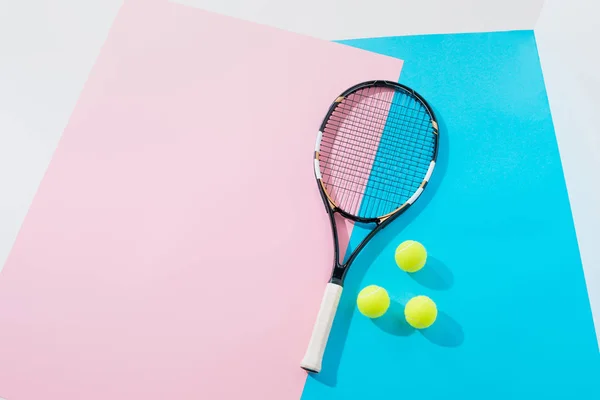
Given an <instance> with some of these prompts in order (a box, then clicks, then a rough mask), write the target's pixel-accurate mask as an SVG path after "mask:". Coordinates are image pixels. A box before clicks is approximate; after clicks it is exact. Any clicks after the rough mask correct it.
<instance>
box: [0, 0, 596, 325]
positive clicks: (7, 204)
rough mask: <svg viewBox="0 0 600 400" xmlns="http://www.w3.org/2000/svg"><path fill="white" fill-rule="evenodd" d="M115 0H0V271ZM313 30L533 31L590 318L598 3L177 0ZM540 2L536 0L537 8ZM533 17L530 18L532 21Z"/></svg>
mask: <svg viewBox="0 0 600 400" xmlns="http://www.w3.org/2000/svg"><path fill="white" fill-rule="evenodd" d="M122 2H123V0H98V1H88V0H0V269H1V267H2V266H3V265H4V262H5V260H6V257H7V256H8V253H9V251H10V248H11V247H12V244H13V242H14V240H15V238H16V235H17V233H18V230H19V227H20V225H21V223H22V221H23V218H24V216H25V214H26V212H27V209H28V207H29V204H30V203H31V201H32V199H33V196H34V194H35V191H36V189H37V186H38V184H39V182H40V180H41V179H42V177H43V174H44V171H45V169H46V167H47V165H48V163H49V162H50V159H51V156H52V153H53V151H54V149H55V147H56V145H57V143H58V140H59V139H60V135H61V133H62V131H63V129H64V128H65V126H66V124H67V122H68V118H69V116H70V114H71V112H72V110H73V108H74V106H75V103H76V101H77V98H78V97H79V93H80V92H81V90H82V88H83V86H84V84H85V81H86V79H87V76H88V74H89V72H90V70H91V68H92V66H93V65H94V62H95V60H96V57H97V56H98V54H99V52H100V49H101V47H102V44H103V43H104V40H105V38H106V36H107V34H108V31H109V29H110V26H111V24H112V21H113V20H114V18H115V16H116V14H117V12H118V9H119V7H120V5H121V4H122ZM176 2H178V3H183V4H187V5H193V6H198V7H201V8H204V9H207V10H211V11H215V12H219V13H223V14H227V15H231V16H235V17H238V18H242V19H247V20H251V21H255V22H260V23H264V24H268V25H271V26H275V27H278V28H281V29H286V30H291V31H294V32H298V33H302V34H306V35H310V36H315V37H319V38H322V39H327V40H332V39H347V38H361V37H378V36H394V35H407V34H427V33H455V32H482V31H499V30H519V29H533V28H534V27H536V39H537V41H538V46H539V51H540V58H541V62H542V67H543V72H544V77H545V80H546V86H547V89H548V96H549V100H550V105H551V109H552V113H553V118H554V123H555V128H556V132H557V138H558V142H559V147H560V152H561V158H562V160H563V165H564V169H565V176H566V178H567V186H568V189H569V196H570V200H571V204H572V208H573V214H574V218H575V224H576V229H577V235H578V239H579V243H580V246H581V253H582V258H583V262H584V268H585V273H586V280H587V284H588V291H589V292H590V298H591V301H592V306H593V308H594V311H595V313H594V315H595V321H596V324H597V325H596V326H598V324H599V323H600V240H599V239H600V235H599V233H598V232H599V231H600V228H599V227H600V189H598V187H597V185H594V183H598V182H600V179H598V178H596V176H595V174H596V173H598V172H600V137H599V136H598V129H597V128H596V125H595V123H594V122H595V121H594V116H595V114H596V113H599V112H600V109H599V106H600V80H599V78H598V76H599V75H598V74H597V72H596V69H597V66H598V65H599V62H600V50H599V49H600V46H599V45H598V43H597V41H595V39H599V38H600V27H599V24H598V23H597V16H598V12H600V5H599V4H598V2H596V1H595V0H587V1H586V0H568V1H567V0H547V1H546V2H544V1H543V0H504V1H489V0H487V1H482V0H370V1H365V0H303V1H291V0H178V1H176ZM544 3H545V4H544ZM594 11H595V12H594ZM536 24H537V25H536Z"/></svg>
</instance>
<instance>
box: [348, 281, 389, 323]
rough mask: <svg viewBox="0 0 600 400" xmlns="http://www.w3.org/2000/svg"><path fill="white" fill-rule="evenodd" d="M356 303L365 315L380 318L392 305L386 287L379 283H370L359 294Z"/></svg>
mask: <svg viewBox="0 0 600 400" xmlns="http://www.w3.org/2000/svg"><path fill="white" fill-rule="evenodd" d="M356 305H357V306H358V310H359V311H360V312H361V314H363V315H364V316H366V317H369V318H379V317H381V316H382V315H383V314H385V312H386V311H387V310H388V308H389V307H390V296H389V295H388V292H387V291H386V290H385V289H384V288H382V287H380V286H377V285H369V286H367V287H365V288H364V289H363V290H361V291H360V293H359V294H358V298H357V299H356Z"/></svg>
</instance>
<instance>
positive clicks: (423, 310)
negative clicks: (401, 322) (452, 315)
mask: <svg viewBox="0 0 600 400" xmlns="http://www.w3.org/2000/svg"><path fill="white" fill-rule="evenodd" d="M404 316H405V317H406V322H408V323H409V325H410V326H412V327H413V328H416V329H425V328H428V327H430V326H431V325H432V324H433V323H434V322H435V319H436V318H437V307H436V305H435V303H434V302H433V300H431V299H430V298H429V297H427V296H416V297H413V298H412V299H410V300H409V301H408V303H406V307H405V308H404Z"/></svg>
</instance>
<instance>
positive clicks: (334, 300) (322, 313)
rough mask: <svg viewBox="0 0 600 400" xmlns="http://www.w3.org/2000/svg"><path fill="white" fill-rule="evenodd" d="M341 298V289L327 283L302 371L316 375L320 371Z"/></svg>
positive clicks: (302, 364)
mask: <svg viewBox="0 0 600 400" xmlns="http://www.w3.org/2000/svg"><path fill="white" fill-rule="evenodd" d="M341 297H342V287H341V286H340V285H336V284H335V283H328V284H327V288H326V289H325V294H324V295H323V301H322V302H321V308H320V310H319V314H318V315H317V322H316V323H315V326H314V328H313V332H312V336H311V338H310V342H309V343H308V349H307V350H306V354H305V355H304V358H303V359H302V363H301V364H300V366H301V367H302V368H303V369H305V370H307V371H309V372H316V373H318V372H320V371H321V361H322V360H323V354H324V353H325V347H326V346H327V339H328V338H329V332H330V331H331V325H332V324H333V319H334V318H335V313H336V311H337V308H338V304H339V302H340V298H341Z"/></svg>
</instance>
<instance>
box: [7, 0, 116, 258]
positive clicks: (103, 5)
mask: <svg viewBox="0 0 600 400" xmlns="http://www.w3.org/2000/svg"><path fill="white" fill-rule="evenodd" d="M121 3H122V0H102V1H96V2H90V1H82V0H49V1H24V0H21V1H18V0H0V268H1V267H2V266H3V265H4V262H5V259H6V257H7V256H8V253H9V251H10V248H11V247H12V244H13V242H14V240H15V238H16V235H17V233H18V230H19V228H20V226H21V223H22V221H23V218H24V217H25V214H26V212H27V209H28V207H29V204H30V203H31V201H32V199H33V196H34V194H35V192H36V190H37V187H38V184H39V182H40V180H41V179H42V177H43V175H44V171H45V170H46V167H47V165H48V163H49V161H50V158H51V156H52V153H53V151H54V149H55V147H56V145H57V143H58V140H59V138H60V135H61V133H62V131H63V129H64V128H65V126H66V125H67V122H68V119H69V116H70V115H71V112H72V110H73V107H74V106H75V103H76V101H77V98H78V97H79V93H80V92H81V89H82V88H83V85H84V83H85V81H86V79H87V76H88V74H89V72H90V70H91V68H92V66H93V65H94V62H95V60H96V57H97V56H98V53H99V51H100V48H101V46H102V44H103V43H104V40H105V39H106V36H107V33H108V30H109V28H110V26H111V24H112V21H113V19H114V18H115V16H116V13H117V11H118V9H119V7H120V5H121Z"/></svg>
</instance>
